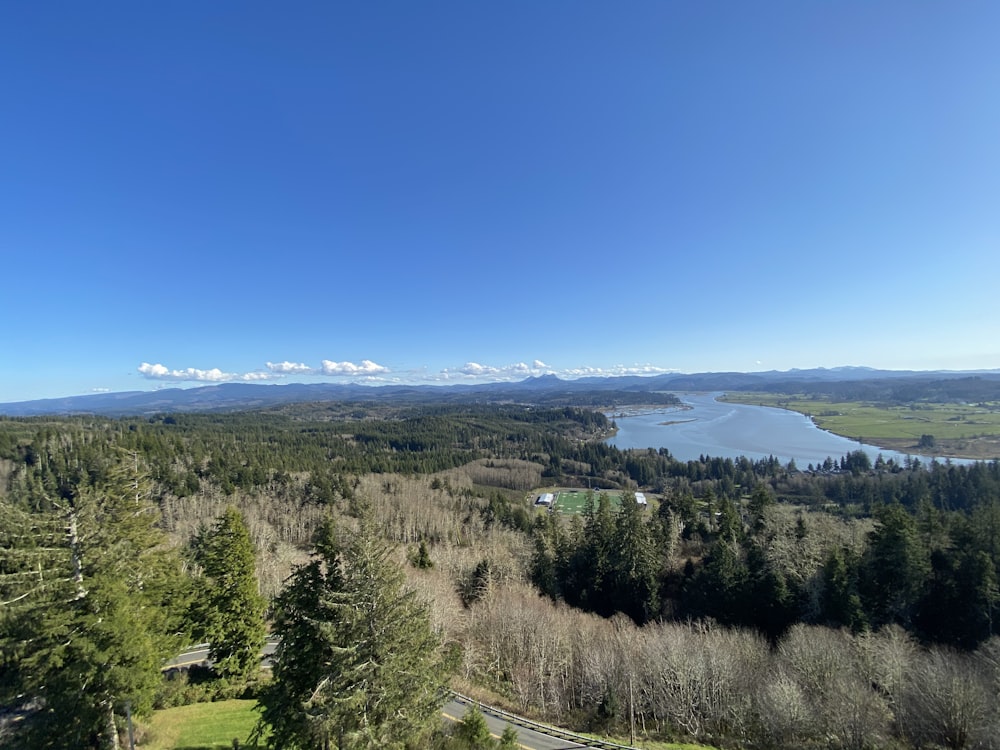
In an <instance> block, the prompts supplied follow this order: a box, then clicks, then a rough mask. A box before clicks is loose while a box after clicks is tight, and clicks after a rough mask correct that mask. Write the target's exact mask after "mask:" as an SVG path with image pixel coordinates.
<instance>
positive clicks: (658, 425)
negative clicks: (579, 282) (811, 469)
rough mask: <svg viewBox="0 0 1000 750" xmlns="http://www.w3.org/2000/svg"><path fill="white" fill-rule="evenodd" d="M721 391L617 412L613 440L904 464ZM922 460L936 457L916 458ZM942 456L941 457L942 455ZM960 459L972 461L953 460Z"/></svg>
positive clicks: (713, 452)
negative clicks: (857, 454)
mask: <svg viewBox="0 0 1000 750" xmlns="http://www.w3.org/2000/svg"><path fill="white" fill-rule="evenodd" d="M721 395H722V394H721V393H678V394H677V396H678V398H680V399H681V401H682V402H683V404H684V406H683V407H672V408H666V409H656V410H655V411H648V412H642V413H639V414H636V415H634V416H633V415H628V416H620V415H609V416H613V418H614V420H615V423H616V424H617V425H618V433H617V434H616V435H615V436H614V437H612V438H609V439H608V443H610V444H611V445H614V446H616V447H618V448H666V449H667V450H669V451H670V454H671V455H672V456H673V457H674V458H676V459H678V460H680V461H696V460H697V459H698V458H699V457H700V456H715V457H722V458H738V457H740V456H746V457H747V458H750V459H762V458H767V457H768V456H774V457H775V458H777V459H778V460H779V461H781V463H783V464H784V463H788V461H790V460H792V459H794V460H795V464H796V466H798V467H799V468H800V469H805V468H806V467H807V466H808V465H809V464H813V465H817V464H821V463H823V461H824V460H825V459H826V458H827V457H829V458H833V459H839V458H840V457H841V456H843V455H846V454H847V453H850V452H851V451H856V450H858V449H861V450H863V451H864V452H865V453H867V454H868V455H869V456H870V457H871V459H872V461H874V460H875V458H876V457H877V456H878V454H880V453H881V454H882V456H883V457H884V458H886V459H889V458H892V459H893V460H895V461H898V462H899V463H902V462H903V461H904V460H905V459H906V454H903V453H898V452H896V451H891V450H886V449H884V448H878V447H877V446H874V445H867V444H864V443H858V442H857V441H856V440H851V439H849V438H845V437H840V436H839V435H834V434H833V433H832V432H827V431H825V430H821V429H820V428H818V427H817V426H816V425H815V424H813V422H812V420H811V419H809V418H808V417H806V416H805V415H804V414H799V413H798V412H794V411H789V410H787V409H776V408H774V407H770V406H753V405H750V404H728V403H725V402H722V401H718V400H717V399H718V397H719V396H721ZM913 457H915V458H919V459H920V460H921V461H923V462H929V461H930V460H931V459H930V458H929V457H926V456H917V455H915V454H914V456H913ZM939 460H941V459H939ZM952 461H953V462H955V463H970V462H968V461H963V460H961V459H952Z"/></svg>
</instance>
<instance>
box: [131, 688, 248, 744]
mask: <svg viewBox="0 0 1000 750" xmlns="http://www.w3.org/2000/svg"><path fill="white" fill-rule="evenodd" d="M255 704H256V701H252V700H229V701H218V702H215V703H194V704H192V705H190V706H179V707H177V708H168V709H165V710H163V711H156V712H155V713H154V714H153V717H152V719H150V721H149V724H148V725H147V726H146V734H145V736H146V738H147V741H146V742H144V743H142V745H141V747H143V748H147V750H206V749H207V748H219V747H227V748H232V747H233V739H238V740H239V741H240V744H241V745H242V744H244V743H245V742H246V740H247V737H249V736H250V732H251V730H252V729H253V727H254V725H255V724H256V723H257V717H258V714H257V712H256V711H254V710H253V707H254V705H255Z"/></svg>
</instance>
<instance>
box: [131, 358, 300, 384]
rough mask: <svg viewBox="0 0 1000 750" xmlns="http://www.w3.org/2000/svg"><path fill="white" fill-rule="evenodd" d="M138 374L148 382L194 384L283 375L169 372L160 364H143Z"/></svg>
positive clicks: (215, 370) (214, 370) (195, 370)
mask: <svg viewBox="0 0 1000 750" xmlns="http://www.w3.org/2000/svg"><path fill="white" fill-rule="evenodd" d="M138 370H139V373H140V374H141V375H142V376H143V377H145V378H148V379H149V380H171V381H175V382H195V383H230V382H233V381H240V382H253V381H257V380H274V379H276V378H280V377H283V375H281V374H278V373H272V372H261V371H259V370H258V371H255V372H245V373H238V372H223V371H222V370H220V369H219V368H218V367H213V368H212V369H210V370H200V369H198V368H197V367H185V368H184V369H183V370H171V369H170V368H168V367H165V366H164V365H161V364H155V365H151V364H149V363H148V362H143V363H142V364H141V365H139V367H138Z"/></svg>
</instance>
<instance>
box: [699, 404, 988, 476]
mask: <svg viewBox="0 0 1000 750" xmlns="http://www.w3.org/2000/svg"><path fill="white" fill-rule="evenodd" d="M726 395H727V394H723V395H722V396H720V397H718V400H720V401H723V402H726V403H733V404H743V405H745V406H763V407H770V408H772V409H783V410H785V411H790V412H793V413H795V414H801V415H802V416H804V417H806V418H807V419H808V420H809V421H810V422H812V424H813V426H815V427H816V429H819V430H823V432H828V433H830V434H831V435H836V436H837V437H841V438H846V439H847V440H851V441H853V442H855V443H859V444H861V443H863V444H865V445H871V446H874V447H875V448H881V449H883V450H887V451H895V452H896V453H903V454H906V455H912V456H918V457H921V458H927V459H931V460H938V459H941V460H947V459H950V458H954V459H959V460H962V461H996V460H1000V435H986V436H980V437H973V438H937V439H936V445H934V446H933V447H924V446H921V445H919V444H918V443H917V442H914V440H913V438H908V437H904V438H890V437H875V436H870V435H862V436H861V437H860V439H859V437H858V436H857V435H845V434H844V433H842V432H837V431H836V430H832V429H830V428H829V427H824V426H823V425H821V424H820V423H819V422H818V421H817V419H816V416H815V415H814V414H812V413H809V412H805V411H802V410H800V409H795V408H793V407H791V406H787V405H780V404H767V403H762V402H756V403H753V402H750V401H749V400H740V399H732V400H728V399H727V398H726ZM970 444H971V446H974V448H973V449H970V447H971V446H970ZM975 448H979V450H975Z"/></svg>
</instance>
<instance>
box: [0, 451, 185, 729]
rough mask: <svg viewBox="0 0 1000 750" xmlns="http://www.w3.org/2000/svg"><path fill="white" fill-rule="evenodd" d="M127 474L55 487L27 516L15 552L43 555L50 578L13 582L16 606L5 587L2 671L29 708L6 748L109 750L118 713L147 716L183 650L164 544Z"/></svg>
mask: <svg viewBox="0 0 1000 750" xmlns="http://www.w3.org/2000/svg"><path fill="white" fill-rule="evenodd" d="M67 450H72V449H71V448H67ZM128 463H129V466H128V468H127V469H126V468H125V467H123V466H118V467H116V468H114V469H112V470H111V471H109V472H107V473H105V472H103V471H102V472H100V473H99V474H100V479H99V480H98V481H95V482H94V483H90V482H89V480H87V479H84V478H83V477H81V478H80V480H79V483H76V484H73V483H66V484H63V486H62V487H61V488H60V497H58V498H57V499H56V498H53V499H47V501H46V503H45V504H44V506H40V507H36V508H35V509H33V510H32V511H31V512H30V513H29V512H24V516H25V517H24V519H23V520H24V521H25V523H26V524H27V525H26V526H24V527H22V528H23V529H24V531H25V534H24V536H23V537H22V539H21V540H20V545H19V546H20V549H21V550H33V551H34V552H36V553H42V554H41V556H38V557H36V559H38V560H41V559H44V560H45V561H46V565H47V570H46V571H45V572H44V573H42V571H41V569H39V572H38V574H37V575H36V576H22V577H21V579H22V586H23V591H22V592H21V593H20V594H15V592H14V591H13V590H12V589H11V588H9V587H5V588H6V592H5V593H6V594H7V595H8V596H10V598H9V599H5V601H4V605H5V606H4V617H3V626H2V627H3V633H2V635H3V649H4V652H5V661H6V662H8V664H10V665H11V666H12V668H13V670H14V672H15V674H16V683H17V686H18V689H19V691H20V693H21V695H23V696H24V697H25V698H27V699H29V700H30V701H32V702H34V703H36V704H37V706H38V708H37V709H36V710H33V711H31V712H29V713H28V715H27V717H26V719H25V721H24V722H22V723H20V724H19V725H18V731H17V735H18V736H17V737H16V738H15V740H14V744H15V745H17V744H23V746H25V747H30V748H66V747H78V748H106V747H118V730H119V724H120V723H121V721H122V720H123V719H122V717H123V716H124V714H125V712H126V709H127V708H128V709H130V710H131V711H132V712H133V713H135V714H138V715H142V714H145V713H148V712H149V711H150V710H151V708H152V701H153V697H154V694H155V692H156V690H157V688H158V687H159V685H160V682H161V680H162V677H161V674H160V667H161V664H162V663H163V660H164V659H165V658H167V657H168V656H170V655H172V654H174V653H176V649H177V648H178V647H179V645H180V644H179V639H178V638H177V637H176V636H172V635H170V634H171V633H174V632H175V631H176V630H177V627H178V624H179V622H180V618H179V617H178V616H176V612H175V610H174V608H173V607H172V603H173V602H174V601H176V599H177V597H178V595H179V594H180V593H181V591H182V588H183V587H182V584H181V578H180V566H179V561H178V559H177V557H176V555H175V554H174V553H173V552H171V551H168V550H167V549H166V547H165V545H164V544H163V537H162V534H161V533H160V532H159V531H158V529H157V526H156V522H157V516H156V513H155V512H154V510H153V508H152V506H151V505H150V503H149V502H148V499H147V494H146V491H145V487H144V484H143V482H142V481H141V480H140V478H139V476H138V474H137V469H138V462H137V460H134V461H129V462H128ZM95 476H96V475H95ZM22 512H23V509H22Z"/></svg>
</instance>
